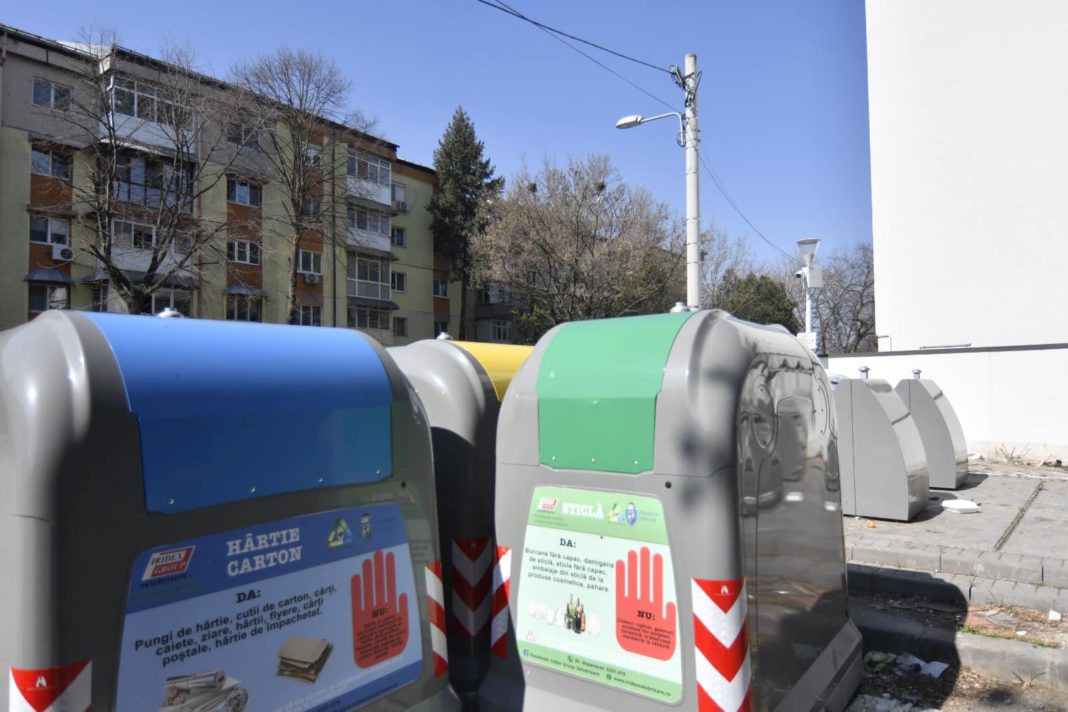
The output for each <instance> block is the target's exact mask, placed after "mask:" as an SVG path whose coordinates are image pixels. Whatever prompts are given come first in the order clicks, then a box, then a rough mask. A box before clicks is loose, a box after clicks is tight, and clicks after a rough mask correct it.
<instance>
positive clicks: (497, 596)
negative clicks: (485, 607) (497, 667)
mask: <svg viewBox="0 0 1068 712" xmlns="http://www.w3.org/2000/svg"><path fill="white" fill-rule="evenodd" d="M511 580H512V550H511V549H510V548H508V547H507V546H498V547H497V563H496V565H495V566H494V567H493V621H492V623H491V624H490V646H491V648H492V650H493V654H494V655H496V656H497V657H499V658H503V657H506V656H507V655H508V589H509V588H510V583H511Z"/></svg>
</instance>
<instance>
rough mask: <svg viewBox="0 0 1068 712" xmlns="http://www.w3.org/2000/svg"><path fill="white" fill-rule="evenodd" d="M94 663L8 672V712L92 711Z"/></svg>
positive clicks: (13, 669)
mask: <svg viewBox="0 0 1068 712" xmlns="http://www.w3.org/2000/svg"><path fill="white" fill-rule="evenodd" d="M92 680H93V664H92V663H91V662H89V661H88V660H84V661H82V662H80V663H74V664H72V665H63V666H61V667H53V668H43V669H34V670H20V669H16V668H11V670H10V671H9V673H8V681H7V685H8V688H7V689H8V702H7V708H8V710H9V712H62V711H65V710H71V712H83V710H84V712H89V704H90V702H91V699H90V698H91V697H92Z"/></svg>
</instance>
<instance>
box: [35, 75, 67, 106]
mask: <svg viewBox="0 0 1068 712" xmlns="http://www.w3.org/2000/svg"><path fill="white" fill-rule="evenodd" d="M33 105H34V106H41V107H44V108H46V109H56V110H58V111H67V110H68V109H70V87H65V86H63V85H62V84H55V83H53V82H50V81H48V80H47V79H34V80H33Z"/></svg>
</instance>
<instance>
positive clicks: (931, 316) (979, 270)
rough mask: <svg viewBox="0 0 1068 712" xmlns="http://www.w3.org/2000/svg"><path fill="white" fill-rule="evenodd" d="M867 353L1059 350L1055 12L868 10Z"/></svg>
mask: <svg viewBox="0 0 1068 712" xmlns="http://www.w3.org/2000/svg"><path fill="white" fill-rule="evenodd" d="M866 22H867V43H868V106H869V117H870V118H869V120H870V134H871V139H870V140H871V190H872V233H873V250H874V259H875V322H876V329H877V333H878V334H879V337H880V338H879V350H880V351H888V350H890V351H901V350H910V349H930V348H933V347H973V348H975V347H1000V346H1010V345H1027V344H1049V343H1068V321H1066V320H1064V319H1060V318H1056V317H1054V318H1048V317H1047V316H1046V312H1047V310H1048V309H1049V308H1050V307H1053V308H1054V309H1056V308H1057V307H1058V306H1059V305H1061V304H1064V303H1065V302H1066V301H1068V281H1066V280H1065V279H1064V278H1063V276H1062V272H1063V266H1064V263H1065V260H1066V259H1068V242H1066V241H1065V240H1064V239H1062V238H1063V237H1064V235H1065V234H1066V232H1068V200H1065V195H1068V171H1065V170H1064V166H1065V165H1066V164H1068V131H1065V130H1064V119H1063V117H1064V116H1065V114H1066V112H1068V83H1066V82H1065V81H1064V67H1065V66H1066V64H1068V43H1065V42H1064V41H1063V37H1064V28H1065V27H1066V26H1068V3H1064V2H1062V1H1061V0H1034V1H1033V2H1028V3H1026V4H1020V3H1014V2H1007V1H1006V0H939V1H938V2H930V1H929V0H868V1H867V18H866Z"/></svg>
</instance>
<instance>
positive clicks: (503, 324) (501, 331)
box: [492, 319, 512, 341]
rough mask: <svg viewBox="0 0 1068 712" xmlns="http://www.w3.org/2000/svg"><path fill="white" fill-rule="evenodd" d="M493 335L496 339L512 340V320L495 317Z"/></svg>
mask: <svg viewBox="0 0 1068 712" xmlns="http://www.w3.org/2000/svg"><path fill="white" fill-rule="evenodd" d="M492 327H493V328H492V337H493V340H494V341H511V340H512V322H510V321H505V320H504V319H494V320H493V324H492Z"/></svg>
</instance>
